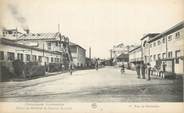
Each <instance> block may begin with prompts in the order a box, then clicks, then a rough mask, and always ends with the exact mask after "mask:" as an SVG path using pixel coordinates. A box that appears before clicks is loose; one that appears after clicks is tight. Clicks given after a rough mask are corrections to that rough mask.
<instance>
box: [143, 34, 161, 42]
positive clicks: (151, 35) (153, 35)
mask: <svg viewBox="0 0 184 113" xmlns="http://www.w3.org/2000/svg"><path fill="white" fill-rule="evenodd" d="M159 34H160V33H148V34H146V35H145V36H143V37H142V38H141V40H143V39H145V38H146V37H148V36H149V37H150V38H152V37H155V36H156V35H159Z"/></svg>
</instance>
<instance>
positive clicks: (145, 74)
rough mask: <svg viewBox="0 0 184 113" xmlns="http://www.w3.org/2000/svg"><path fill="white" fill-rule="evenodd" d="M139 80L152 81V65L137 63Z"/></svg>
mask: <svg viewBox="0 0 184 113" xmlns="http://www.w3.org/2000/svg"><path fill="white" fill-rule="evenodd" d="M136 72H137V78H138V79H140V78H142V79H146V78H147V80H151V76H150V75H151V65H150V63H146V64H145V63H137V64H136Z"/></svg>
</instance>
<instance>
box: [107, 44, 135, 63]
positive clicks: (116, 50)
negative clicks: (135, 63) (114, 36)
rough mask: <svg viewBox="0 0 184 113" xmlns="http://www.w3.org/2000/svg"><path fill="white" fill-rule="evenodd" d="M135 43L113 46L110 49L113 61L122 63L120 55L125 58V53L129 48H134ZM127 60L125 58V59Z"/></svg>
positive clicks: (126, 53)
mask: <svg viewBox="0 0 184 113" xmlns="http://www.w3.org/2000/svg"><path fill="white" fill-rule="evenodd" d="M135 47H136V46H135V45H127V46H126V45H124V44H123V43H121V44H118V45H115V46H113V48H112V49H111V50H110V52H111V53H110V54H111V58H112V59H113V62H114V63H119V62H120V63H122V62H123V61H124V59H123V60H121V57H124V58H125V59H127V57H128V56H127V55H128V53H129V51H130V50H132V49H133V48H135ZM125 61H126V62H127V60H125Z"/></svg>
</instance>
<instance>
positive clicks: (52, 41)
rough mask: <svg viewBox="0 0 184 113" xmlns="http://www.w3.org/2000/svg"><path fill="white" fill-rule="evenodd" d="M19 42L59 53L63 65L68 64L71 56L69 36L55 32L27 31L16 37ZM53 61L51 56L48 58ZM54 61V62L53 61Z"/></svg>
mask: <svg viewBox="0 0 184 113" xmlns="http://www.w3.org/2000/svg"><path fill="white" fill-rule="evenodd" d="M16 42H17V43H19V44H23V45H27V46H30V47H35V48H39V49H43V50H47V51H55V52H59V53H60V60H61V63H62V64H63V65H65V67H67V66H68V64H69V61H72V57H71V54H70V50H69V38H67V37H65V36H63V35H61V34H60V33H59V32H56V33H28V34H24V35H22V36H20V37H18V38H17V39H16ZM49 59H50V60H51V62H53V60H52V58H49ZM53 63H54V62H53Z"/></svg>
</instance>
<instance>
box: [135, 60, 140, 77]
mask: <svg viewBox="0 0 184 113" xmlns="http://www.w3.org/2000/svg"><path fill="white" fill-rule="evenodd" d="M135 68H136V72H137V78H140V63H137V64H136V65H135Z"/></svg>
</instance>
